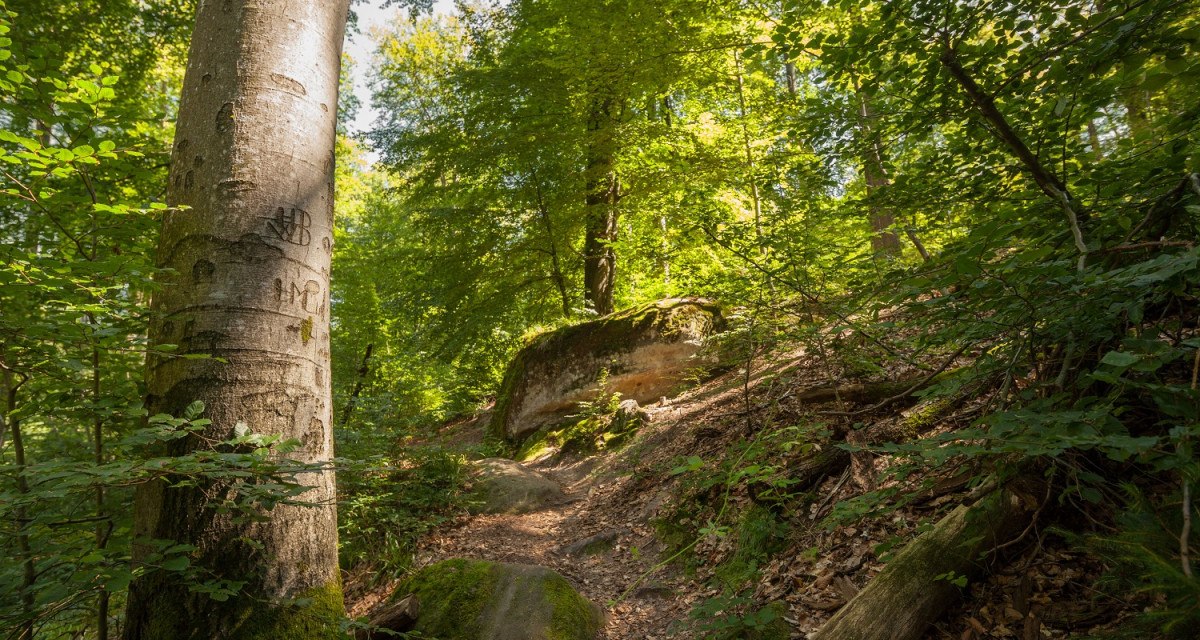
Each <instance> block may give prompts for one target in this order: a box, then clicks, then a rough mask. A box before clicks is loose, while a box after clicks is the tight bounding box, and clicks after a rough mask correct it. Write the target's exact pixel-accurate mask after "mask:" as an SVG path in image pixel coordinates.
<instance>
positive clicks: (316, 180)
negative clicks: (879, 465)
mask: <svg viewBox="0 0 1200 640" xmlns="http://www.w3.org/2000/svg"><path fill="white" fill-rule="evenodd" d="M347 5H348V0H203V1H202V2H201V3H200V5H199V7H198V9H197V18H196V27H195V32H194V34H193V38H192V45H191V51H190V54H189V56H188V67H187V74H186V76H185V79H184V87H183V93H182V100H181V105H180V111H179V120H178V124H177V129H176V134H175V145H174V151H173V156H172V165H171V172H170V177H169V186H168V189H167V198H168V201H169V203H170V204H171V205H173V206H176V205H184V206H186V207H188V208H189V209H188V210H186V211H175V212H171V213H169V214H167V216H166V218H165V220H164V222H163V228H162V235H161V237H160V241H159V252H158V257H157V261H158V264H159V266H161V267H166V268H170V269H172V270H173V272H172V275H170V276H168V277H166V278H164V279H163V280H162V282H161V284H162V287H161V290H159V291H158V292H156V293H155V295H154V300H153V303H152V309H153V312H154V319H153V321H152V326H151V331H150V333H151V335H150V338H151V342H152V344H154V345H160V344H174V345H178V351H177V352H176V353H181V354H193V353H204V354H211V355H213V356H217V357H219V358H221V359H223V360H226V361H227V362H221V361H218V360H216V359H210V360H189V359H183V358H178V357H174V356H166V355H159V356H153V355H152V356H150V358H149V359H148V362H147V368H148V372H147V385H148V399H147V400H148V401H147V404H148V407H149V410H150V412H151V413H152V414H154V413H160V412H162V413H169V414H172V415H179V414H181V413H182V412H183V409H184V407H186V406H187V405H188V404H189V403H191V402H192V401H195V400H201V401H203V402H204V403H205V406H206V412H205V416H204V417H206V418H209V419H211V420H212V425H211V426H210V427H209V428H208V430H207V432H206V433H205V434H204V437H205V438H206V439H209V440H210V441H211V440H221V439H227V438H230V437H231V436H232V435H233V434H234V430H235V427H236V426H237V425H239V424H240V425H244V426H245V427H247V428H249V429H250V430H251V431H252V432H255V433H262V434H274V435H280V436H282V437H284V438H286V439H291V438H294V439H296V440H299V441H300V442H301V443H302V444H301V447H300V448H299V449H298V450H297V451H295V452H293V453H291V454H289V456H288V457H290V458H294V459H297V460H301V461H304V462H321V461H325V460H329V459H330V458H331V457H332V455H333V441H332V430H331V424H332V403H331V389H330V379H329V371H330V368H329V357H330V356H329V267H330V257H331V254H332V249H333V197H334V171H333V169H334V139H335V120H336V115H337V91H338V73H339V71H340V58H341V47H342V37H343V31H344V28H345V21H346V14H347ZM177 442H179V443H180V444H179V446H177V447H175V448H174V449H173V450H172V451H171V452H170V453H173V454H179V453H183V452H185V451H187V450H191V449H194V448H198V447H204V446H208V445H207V444H205V443H204V442H203V440H202V439H200V438H188V439H185V440H182V441H177ZM300 481H301V482H302V483H303V484H305V485H307V486H310V487H311V489H310V490H309V491H308V492H307V493H305V494H304V495H303V496H302V497H301V499H302V500H304V501H307V502H309V503H311V505H310V506H280V507H276V508H275V509H273V510H271V511H270V512H269V513H265V514H263V515H264V516H265V518H264V520H263V521H262V522H254V523H246V522H241V521H237V520H234V519H232V518H231V517H230V516H229V515H227V514H222V513H219V512H218V511H217V510H215V509H214V508H213V507H214V506H216V505H215V504H214V503H217V502H219V501H220V500H222V499H224V498H226V497H227V496H228V488H227V487H222V486H219V485H210V486H204V487H200V488H195V489H172V488H168V487H167V485H166V483H153V484H148V485H145V486H143V487H140V488H139V490H138V492H137V496H136V505H135V535H136V536H137V538H138V543H137V544H135V550H134V556H135V562H139V561H142V560H144V559H145V558H146V557H147V553H148V551H149V547H148V546H146V545H145V544H143V543H144V542H145V541H146V539H148V538H149V539H160V540H172V541H177V542H182V543H188V544H192V545H195V546H196V547H197V551H196V552H195V553H194V554H193V566H195V567H198V568H200V570H201V575H203V577H204V579H207V580H211V579H225V580H234V581H244V582H245V583H246V584H245V587H244V591H243V594H242V595H239V596H238V597H236V598H232V599H230V600H229V601H227V602H217V601H215V600H212V599H211V598H209V597H208V596H206V595H203V594H195V593H191V592H189V590H188V585H187V581H186V580H185V578H184V577H183V576H182V575H181V574H179V573H178V572H166V571H151V572H149V573H148V574H147V575H146V576H145V577H143V578H140V579H139V580H137V581H135V583H134V585H133V586H132V588H131V589H130V598H129V605H128V611H127V622H126V628H125V638H127V639H130V640H132V639H142V638H171V639H172V640H177V639H179V638H193V637H194V638H201V637H202V638H217V637H219V638H226V639H230V638H261V637H288V638H318V637H320V638H325V637H330V638H332V637H336V618H337V616H338V615H340V612H341V588H340V579H339V574H338V565H337V523H336V513H335V507H334V478H333V472H332V471H324V472H318V473H310V474H305V476H304V477H302V478H300ZM296 598H303V600H302V601H301V606H297V603H296V602H294V601H293V600H294V599H296ZM289 601H291V602H289ZM305 603H307V604H305ZM301 622H302V623H303V624H300V623H301ZM297 625H299V626H297Z"/></svg>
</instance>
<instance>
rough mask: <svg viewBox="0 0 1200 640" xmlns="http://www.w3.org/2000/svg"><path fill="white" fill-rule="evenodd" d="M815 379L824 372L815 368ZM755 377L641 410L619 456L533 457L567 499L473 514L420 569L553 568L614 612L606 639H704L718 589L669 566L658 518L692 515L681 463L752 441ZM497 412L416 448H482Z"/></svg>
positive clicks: (368, 605)
mask: <svg viewBox="0 0 1200 640" xmlns="http://www.w3.org/2000/svg"><path fill="white" fill-rule="evenodd" d="M797 360H798V357H797V356H796V355H792V354H789V356H788V357H784V358H781V359H780V360H779V361H776V362H772V363H767V364H765V365H764V366H761V367H760V368H757V369H756V370H755V375H754V376H753V380H752V381H751V382H750V383H749V387H750V388H751V389H754V388H755V387H756V386H758V383H759V382H760V381H761V380H762V379H763V377H764V376H766V375H768V374H770V375H773V376H778V375H782V374H783V373H784V372H785V371H786V370H788V369H791V368H792V367H794V366H795V365H796V363H797ZM806 377H808V378H810V379H813V380H817V381H820V380H821V379H820V378H819V377H818V376H814V375H812V373H808V374H807V375H806ZM746 384H747V381H746V379H745V377H744V376H743V375H742V374H739V373H737V372H736V371H734V372H729V373H727V374H725V375H722V376H719V377H718V378H716V379H713V380H710V381H708V382H705V383H703V384H701V385H699V386H697V387H695V388H693V389H691V390H689V391H687V392H684V393H683V394H681V395H680V396H678V397H676V398H674V399H672V400H670V401H669V402H661V403H655V404H652V405H648V406H644V407H642V408H643V409H644V410H645V411H646V412H647V413H648V414H649V417H650V421H649V422H648V423H647V424H644V425H643V426H642V427H641V428H640V429H639V432H638V436H637V437H636V438H635V439H634V440H633V441H632V442H630V443H629V444H627V445H626V446H624V447H623V448H621V449H619V450H617V451H615V452H603V453H600V454H596V455H592V456H589V457H585V458H582V459H570V460H563V459H559V458H555V457H550V458H546V459H543V460H540V461H535V462H529V463H523V464H524V466H526V467H527V468H530V469H533V470H535V471H538V472H540V473H542V474H544V475H546V476H547V477H549V478H550V479H552V480H553V481H555V482H556V483H558V484H559V485H560V486H561V487H562V488H563V490H564V493H565V494H566V495H567V500H566V501H565V502H563V503H562V504H559V505H556V506H552V507H549V508H546V509H543V510H540V511H536V512H533V513H527V514H522V515H467V514H463V515H461V516H460V517H458V518H456V519H454V520H453V521H451V522H448V523H446V524H444V525H442V526H439V527H438V528H437V529H435V530H434V531H432V532H430V533H428V534H426V535H425V536H423V537H422V539H421V540H420V542H419V547H418V550H417V553H416V563H415V564H416V566H417V567H420V566H424V565H427V564H430V563H433V562H437V561H439V560H445V559H448V558H474V559H481V560H491V561H499V562H512V563H521V564H533V565H540V566H544V567H548V568H550V569H553V570H555V571H557V572H559V573H560V574H562V575H563V576H564V577H566V578H567V579H568V580H569V581H570V582H571V583H572V584H573V585H574V586H575V587H576V588H577V589H578V590H579V592H580V593H581V594H583V595H584V597H586V598H588V599H589V600H591V601H592V602H594V603H596V604H597V605H599V606H600V607H602V608H603V609H604V611H605V615H606V618H607V624H606V626H605V628H604V632H603V634H602V635H601V636H600V637H601V638H603V639H605V640H643V639H644V640H665V639H667V638H672V639H682V640H687V639H689V638H693V637H696V634H697V631H696V630H694V629H689V625H688V623H689V622H690V621H689V619H688V618H689V613H690V612H691V611H692V610H693V607H694V606H695V605H696V604H697V603H699V602H700V601H702V600H705V599H706V598H710V597H712V596H715V595H717V593H718V591H717V590H716V589H710V588H708V587H705V586H704V580H703V579H696V577H695V576H693V577H688V576H685V575H683V572H682V571H681V570H680V568H679V565H678V563H673V564H670V565H664V566H658V563H659V562H660V561H662V560H664V559H666V558H667V557H668V556H669V555H670V551H669V550H668V549H667V547H666V545H665V544H664V543H663V542H662V541H660V540H659V539H658V537H656V535H655V534H656V531H655V527H654V523H655V522H658V521H665V522H670V523H679V521H680V519H681V518H687V517H689V516H688V515H687V514H681V513H676V512H675V511H674V507H673V506H672V504H671V501H670V499H671V498H672V496H673V494H674V493H675V492H676V491H677V489H678V486H677V483H678V482H679V481H680V480H681V478H680V476H677V475H675V474H673V473H672V472H671V470H672V468H674V467H675V466H676V465H678V464H679V461H680V460H681V459H682V458H683V457H686V456H688V455H700V456H706V457H707V456H715V455H716V452H718V451H721V450H724V449H726V448H728V447H729V446H730V444H731V443H732V442H734V441H737V440H738V439H740V438H741V437H742V435H743V432H742V430H741V426H742V422H743V420H742V419H740V418H735V417H730V415H729V413H728V411H729V408H730V407H740V406H742V404H743V394H744V393H745V391H746V386H745V385H746ZM487 420H488V417H487V414H484V415H482V416H477V417H475V418H473V419H470V420H465V421H458V422H455V423H451V424H448V425H446V426H444V427H443V428H442V429H441V430H440V431H439V433H438V434H437V435H436V436H434V437H433V438H431V439H429V440H427V441H423V442H421V443H410V445H409V446H439V447H443V448H447V449H457V450H464V451H467V450H472V449H473V448H474V449H477V448H478V445H480V443H481V442H482V440H483V431H484V426H485V424H486V422H487ZM729 423H732V424H734V425H735V426H734V427H730V426H728V424H729ZM680 524H682V523H680ZM663 533H667V534H668V535H669V534H670V533H671V532H663ZM595 538H602V540H601V541H598V542H597V543H596V544H594V545H588V546H589V547H590V549H589V551H592V552H591V553H571V552H569V551H568V548H570V547H572V545H576V546H582V545H578V544H577V543H580V542H581V541H586V540H589V539H595ZM687 542H689V541H688V540H683V541H679V540H676V543H687ZM710 542H711V541H710ZM701 547H703V549H701ZM572 550H574V549H572ZM728 550H729V542H728V538H725V539H722V540H721V541H719V542H716V543H711V544H702V545H698V546H697V547H695V548H692V549H691V551H690V552H689V553H690V554H691V555H692V556H695V555H696V554H699V553H702V554H704V555H705V556H706V557H708V556H714V555H721V554H723V553H726V552H728ZM397 582H398V581H393V582H391V583H387V584H382V585H378V586H376V587H375V588H372V589H370V590H369V591H368V592H367V593H361V594H356V595H355V596H353V597H352V598H351V600H350V602H349V605H350V609H349V613H350V615H351V616H352V617H353V616H362V615H366V614H367V613H368V612H370V610H371V609H372V608H373V607H374V606H376V605H377V604H378V603H379V602H381V601H382V600H383V599H384V598H386V597H387V596H389V595H390V594H391V593H392V592H393V591H394V590H395V588H396V586H397ZM627 591H628V593H626V592H627ZM622 596H624V597H622ZM618 599H620V601H619V602H618Z"/></svg>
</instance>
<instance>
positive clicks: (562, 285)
mask: <svg viewBox="0 0 1200 640" xmlns="http://www.w3.org/2000/svg"><path fill="white" fill-rule="evenodd" d="M533 180H534V186H533V193H534V195H535V196H536V197H537V208H538V216H540V217H541V219H542V225H543V226H545V227H546V241H547V242H549V243H550V268H551V269H552V270H553V273H552V274H551V277H552V278H553V279H554V285H555V286H556V287H558V296H559V299H560V300H561V301H562V313H563V318H567V319H570V317H571V294H570V293H569V292H568V291H567V278H566V276H565V275H563V270H562V264H561V263H560V261H559V259H558V244H557V243H556V242H554V225H552V224H551V222H550V210H549V209H548V208H547V207H546V199H545V198H544V197H543V196H542V186H541V184H540V183H538V182H537V174H536V172H535V173H534V175H533Z"/></svg>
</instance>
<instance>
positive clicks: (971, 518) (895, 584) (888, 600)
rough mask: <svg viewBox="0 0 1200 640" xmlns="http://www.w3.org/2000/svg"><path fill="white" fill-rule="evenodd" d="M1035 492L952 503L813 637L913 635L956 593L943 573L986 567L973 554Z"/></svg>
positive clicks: (1002, 538)
mask: <svg viewBox="0 0 1200 640" xmlns="http://www.w3.org/2000/svg"><path fill="white" fill-rule="evenodd" d="M1036 504H1037V500H1036V499H1034V498H1031V497H1030V496H1027V495H1022V494H1020V493H1018V492H1016V491H1013V490H1009V489H1001V490H997V491H994V492H993V493H992V494H990V495H988V496H985V497H984V498H983V499H981V500H980V501H979V502H977V503H975V504H974V505H971V506H969V507H968V506H965V505H962V506H959V507H958V508H957V509H955V510H954V511H951V512H950V514H949V515H947V516H946V517H944V518H942V519H941V521H939V522H938V523H937V525H936V526H934V528H933V529H932V530H930V531H928V532H926V533H924V534H921V536H919V537H918V538H917V539H916V540H913V541H912V542H910V543H909V544H908V546H906V547H904V549H903V550H901V551H900V553H898V554H897V555H896V557H895V558H893V559H892V560H891V561H890V562H888V563H887V566H885V567H884V568H883V571H881V572H879V575H877V576H875V578H874V579H872V580H871V582H870V583H868V584H867V586H866V587H865V588H864V589H863V590H862V591H860V592H859V593H858V595H857V596H855V597H854V599H853V600H851V601H850V602H849V603H847V604H846V606H844V607H842V608H841V610H839V611H838V612H837V615H835V616H833V618H830V620H829V622H827V623H825V626H823V627H821V629H820V630H819V631H817V633H816V635H815V636H814V638H815V639H816V640H916V639H917V638H923V637H925V630H926V629H927V628H928V627H929V625H930V623H932V622H933V621H934V620H936V619H937V618H938V616H940V615H941V614H942V613H943V612H944V611H945V609H946V608H947V607H948V606H950V604H952V603H953V602H954V601H955V600H956V599H957V598H958V597H959V591H960V587H958V586H956V585H954V584H953V583H952V582H951V580H953V579H956V578H958V577H960V576H965V577H967V578H968V579H970V580H975V579H977V578H979V577H980V576H982V575H983V574H984V573H985V572H986V567H985V565H984V561H983V560H981V557H986V556H988V555H990V552H991V551H992V550H994V549H995V548H996V547H998V546H999V545H1002V544H1005V543H1007V542H1009V541H1011V540H1013V539H1014V538H1015V537H1016V536H1017V535H1018V534H1019V533H1020V532H1021V530H1022V529H1023V528H1024V527H1025V526H1026V525H1027V524H1028V523H1029V522H1030V519H1031V518H1032V517H1033V513H1034V512H1035V508H1036Z"/></svg>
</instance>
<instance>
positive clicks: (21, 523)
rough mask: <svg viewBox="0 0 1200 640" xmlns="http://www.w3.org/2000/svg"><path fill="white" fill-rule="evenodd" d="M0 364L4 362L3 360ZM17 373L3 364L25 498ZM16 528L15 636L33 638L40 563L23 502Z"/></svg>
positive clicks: (19, 487) (10, 427) (24, 639)
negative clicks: (17, 608) (18, 600)
mask: <svg viewBox="0 0 1200 640" xmlns="http://www.w3.org/2000/svg"><path fill="white" fill-rule="evenodd" d="M0 365H3V362H2V361H0ZM15 378H16V376H14V375H13V372H12V371H11V370H9V369H8V368H7V367H5V368H4V389H5V394H4V395H5V405H4V409H5V411H4V415H5V416H7V419H8V431H9V433H10V434H12V443H13V458H14V462H15V463H16V467H17V468H16V472H17V473H16V475H17V493H19V494H20V495H21V496H22V499H24V497H25V496H28V495H29V480H28V479H27V478H26V477H25V468H26V466H27V464H28V463H27V461H26V458H25V438H24V434H22V433H21V421H20V420H18V419H17V418H14V417H12V416H13V415H14V413H15V412H16V410H17V392H18V391H19V390H20V388H21V386H22V385H23V384H25V380H24V379H23V380H21V381H20V382H17V381H16V380H15ZM13 515H14V517H15V519H16V522H15V523H14V525H15V526H16V529H17V553H18V554H19V555H20V557H21V622H20V624H19V625H18V627H17V633H16V636H15V638H16V640H33V629H34V621H35V617H34V612H35V611H36V603H35V601H34V594H33V585H34V584H35V583H36V581H37V567H36V566H35V565H34V560H33V550H32V547H31V545H30V543H29V533H28V532H27V531H26V530H25V527H26V525H28V523H29V515H28V513H27V512H26V511H25V506H24V505H23V504H22V505H21V506H18V507H17V508H16V509H14V510H13Z"/></svg>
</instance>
